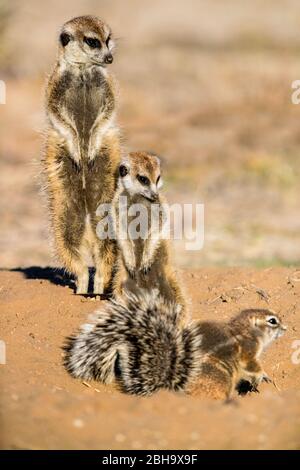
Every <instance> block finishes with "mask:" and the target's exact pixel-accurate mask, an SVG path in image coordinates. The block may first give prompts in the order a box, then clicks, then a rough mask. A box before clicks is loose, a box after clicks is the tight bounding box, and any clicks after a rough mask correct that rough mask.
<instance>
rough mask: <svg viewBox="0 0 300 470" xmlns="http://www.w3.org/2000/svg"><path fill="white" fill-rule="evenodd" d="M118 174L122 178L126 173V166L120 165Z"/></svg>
mask: <svg viewBox="0 0 300 470" xmlns="http://www.w3.org/2000/svg"><path fill="white" fill-rule="evenodd" d="M119 174H120V176H121V177H122V178H124V176H126V175H128V169H127V168H126V166H125V165H120V168H119Z"/></svg>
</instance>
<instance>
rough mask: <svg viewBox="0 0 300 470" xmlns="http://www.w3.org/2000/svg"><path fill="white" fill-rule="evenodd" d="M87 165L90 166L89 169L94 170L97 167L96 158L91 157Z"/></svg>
mask: <svg viewBox="0 0 300 470" xmlns="http://www.w3.org/2000/svg"><path fill="white" fill-rule="evenodd" d="M87 167H88V170H89V171H93V169H94V167H95V158H93V159H92V160H91V159H90V160H89V161H88V164H87Z"/></svg>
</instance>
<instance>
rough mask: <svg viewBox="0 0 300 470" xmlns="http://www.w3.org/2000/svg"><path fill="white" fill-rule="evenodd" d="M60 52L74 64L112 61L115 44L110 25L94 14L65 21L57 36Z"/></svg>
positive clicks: (100, 63) (99, 63) (100, 64)
mask: <svg viewBox="0 0 300 470" xmlns="http://www.w3.org/2000/svg"><path fill="white" fill-rule="evenodd" d="M59 42H60V53H61V55H62V57H63V59H64V60H66V61H67V62H68V63H71V64H74V65H76V64H77V65H99V66H102V67H106V65H109V64H111V63H112V62H113V49H114V46H115V43H114V40H113V39H112V32H111V29H110V27H109V26H108V25H107V24H106V23H104V21H102V20H100V19H99V18H97V17H95V16H79V17H77V18H73V19H72V20H70V21H67V22H66V23H65V24H64V25H63V27H62V31H61V33H60V36H59Z"/></svg>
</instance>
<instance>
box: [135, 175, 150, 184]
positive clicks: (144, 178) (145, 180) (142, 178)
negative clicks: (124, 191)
mask: <svg viewBox="0 0 300 470" xmlns="http://www.w3.org/2000/svg"><path fill="white" fill-rule="evenodd" d="M137 180H138V181H139V182H140V183H141V184H143V185H144V186H149V185H150V180H149V178H147V176H142V175H137Z"/></svg>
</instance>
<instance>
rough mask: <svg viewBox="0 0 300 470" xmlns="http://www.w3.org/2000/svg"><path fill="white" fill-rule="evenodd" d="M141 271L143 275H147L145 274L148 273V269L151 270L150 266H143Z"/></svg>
mask: <svg viewBox="0 0 300 470" xmlns="http://www.w3.org/2000/svg"><path fill="white" fill-rule="evenodd" d="M141 271H142V273H143V275H144V276H147V274H149V273H150V271H151V266H143V267H142V269H141Z"/></svg>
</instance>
